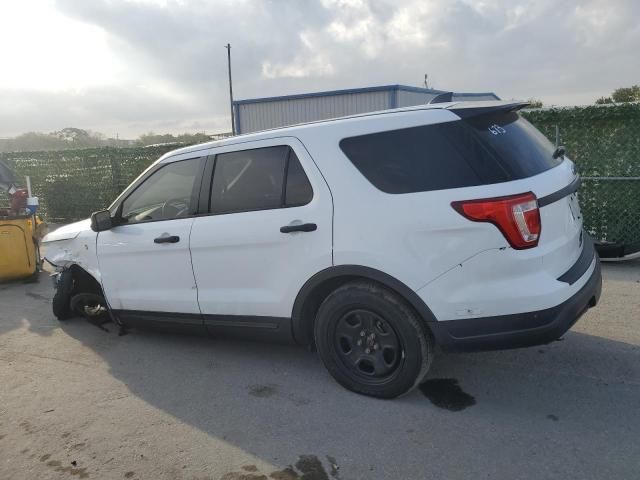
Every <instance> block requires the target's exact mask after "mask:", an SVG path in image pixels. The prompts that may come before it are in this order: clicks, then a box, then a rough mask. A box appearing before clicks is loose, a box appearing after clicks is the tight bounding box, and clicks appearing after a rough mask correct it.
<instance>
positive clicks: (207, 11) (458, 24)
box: [0, 0, 640, 138]
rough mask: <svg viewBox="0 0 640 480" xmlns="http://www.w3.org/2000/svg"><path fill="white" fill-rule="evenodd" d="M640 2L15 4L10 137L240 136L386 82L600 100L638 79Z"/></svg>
mask: <svg viewBox="0 0 640 480" xmlns="http://www.w3.org/2000/svg"><path fill="white" fill-rule="evenodd" d="M639 18H640V1H638V0H606V1H602V0H530V1H522V0H317V1H313V0H271V1H267V0H264V1H259V0H19V1H18V0H2V3H1V4H0V65H1V66H0V138H1V137H8V136H14V135H17V134H20V133H23V132H26V131H43V132H50V131H55V130H60V129H62V128H64V127H78V128H85V129H91V130H95V131H99V132H102V133H103V134H105V135H107V136H110V137H115V136H116V135H118V136H119V137H120V138H134V137H137V136H138V135H140V134H142V133H145V132H150V131H153V132H155V133H181V132H198V131H206V132H207V133H216V132H224V131H229V130H230V126H229V125H230V122H229V97H228V83H227V64H226V60H227V59H226V50H225V49H224V45H225V44H226V43H227V42H229V43H231V45H232V64H233V88H234V97H235V98H236V99H246V98H254V97H265V96H272V95H274V96H275V95H287V94H293V93H303V92H313V91H320V90H331V89H340V88H357V87H365V86H372V85H385V84H406V85H414V86H422V84H423V81H424V74H425V73H428V74H429V83H430V86H433V87H434V88H438V89H442V90H452V91H470V92H473V91H476V92H477V91H483V92H484V91H493V92H495V93H497V94H498V95H499V96H500V97H501V98H503V99H511V98H517V99H529V98H532V97H533V98H538V99H541V100H542V101H543V102H544V103H545V104H546V105H551V104H553V105H582V104H592V103H593V102H594V101H595V99H596V98H598V97H600V96H603V95H609V94H610V93H611V92H612V91H613V90H614V89H615V88H618V87H622V86H630V85H633V84H637V83H640V61H639V60H638V58H640V56H639V53H638V51H639V50H640V22H639V21H638V19H639Z"/></svg>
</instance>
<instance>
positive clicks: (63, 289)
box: [52, 270, 75, 320]
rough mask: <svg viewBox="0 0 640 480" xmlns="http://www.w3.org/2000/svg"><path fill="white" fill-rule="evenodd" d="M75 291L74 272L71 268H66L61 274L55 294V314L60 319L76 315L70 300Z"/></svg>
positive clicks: (53, 303) (53, 304)
mask: <svg viewBox="0 0 640 480" xmlns="http://www.w3.org/2000/svg"><path fill="white" fill-rule="evenodd" d="M72 292H73V274H72V272H71V270H64V271H63V272H62V273H61V274H60V279H59V280H58V286H57V288H56V293H55V294H54V296H53V302H52V306H53V314H54V315H55V316H56V318H57V319H58V320H67V319H69V318H72V317H74V316H75V313H74V312H73V310H72V309H71V305H70V300H71V294H72Z"/></svg>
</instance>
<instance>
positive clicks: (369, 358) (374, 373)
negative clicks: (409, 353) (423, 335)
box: [334, 309, 404, 383]
mask: <svg viewBox="0 0 640 480" xmlns="http://www.w3.org/2000/svg"><path fill="white" fill-rule="evenodd" d="M334 349H335V352H336V356H337V357H338V359H339V360H340V362H341V363H342V365H343V366H344V367H345V368H346V370H347V372H348V373H349V374H350V375H351V376H352V377H355V378H356V379H357V380H359V381H363V382H365V383H384V382H386V381H388V380H390V379H391V378H393V377H394V375H395V374H396V373H397V372H398V370H399V368H400V365H401V364H402V362H403V360H404V349H403V347H402V343H401V341H400V337H399V336H398V334H397V333H396V331H395V330H394V328H393V327H392V326H391V324H390V323H389V322H388V321H386V320H385V319H384V318H383V317H382V316H381V315H379V314H378V313H375V312H372V311H370V310H366V309H357V310H350V311H348V312H346V313H344V314H343V315H342V316H341V317H340V318H339V319H338V321H337V322H336V327H335V335H334Z"/></svg>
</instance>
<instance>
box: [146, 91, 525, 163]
mask: <svg viewBox="0 0 640 480" xmlns="http://www.w3.org/2000/svg"><path fill="white" fill-rule="evenodd" d="M526 105H528V102H521V101H504V100H477V101H462V102H461V101H457V102H446V103H432V104H424V105H414V106H410V107H401V108H393V109H389V110H377V111H373V112H366V113H358V114H355V115H347V116H344V117H337V118H327V119H324V120H315V121H313V122H305V123H298V124H295V125H286V126H283V127H276V128H270V129H267V130H260V131H259V132H251V133H243V134H240V135H236V136H233V137H228V138H225V139H222V140H213V141H211V142H205V143H200V144H197V145H190V146H188V147H183V148H179V149H177V150H172V151H170V152H167V153H165V154H164V155H163V156H162V157H160V159H159V160H158V161H157V162H156V163H160V162H164V161H168V160H169V159H170V158H171V157H174V156H176V155H182V154H185V153H192V152H198V151H201V150H208V149H210V148H215V147H223V146H227V145H235V144H239V143H245V142H250V141H254V140H265V139H268V138H273V137H286V136H295V134H296V132H298V131H300V130H302V129H308V128H312V127H313V126H314V125H318V124H322V125H326V124H331V123H340V122H342V121H345V120H351V119H354V118H366V117H374V116H379V115H394V114H401V113H404V112H415V111H419V110H450V111H454V112H459V113H461V114H462V115H461V116H469V115H472V114H477V113H478V112H483V111H487V110H517V109H520V108H523V107H525V106H526Z"/></svg>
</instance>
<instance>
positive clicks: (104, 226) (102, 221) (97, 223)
mask: <svg viewBox="0 0 640 480" xmlns="http://www.w3.org/2000/svg"><path fill="white" fill-rule="evenodd" d="M113 226H114V225H113V219H112V218H111V212H110V211H109V210H100V211H99V212H93V213H92V214H91V230H93V231H94V232H103V231H105V230H110V229H111V227H113Z"/></svg>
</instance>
